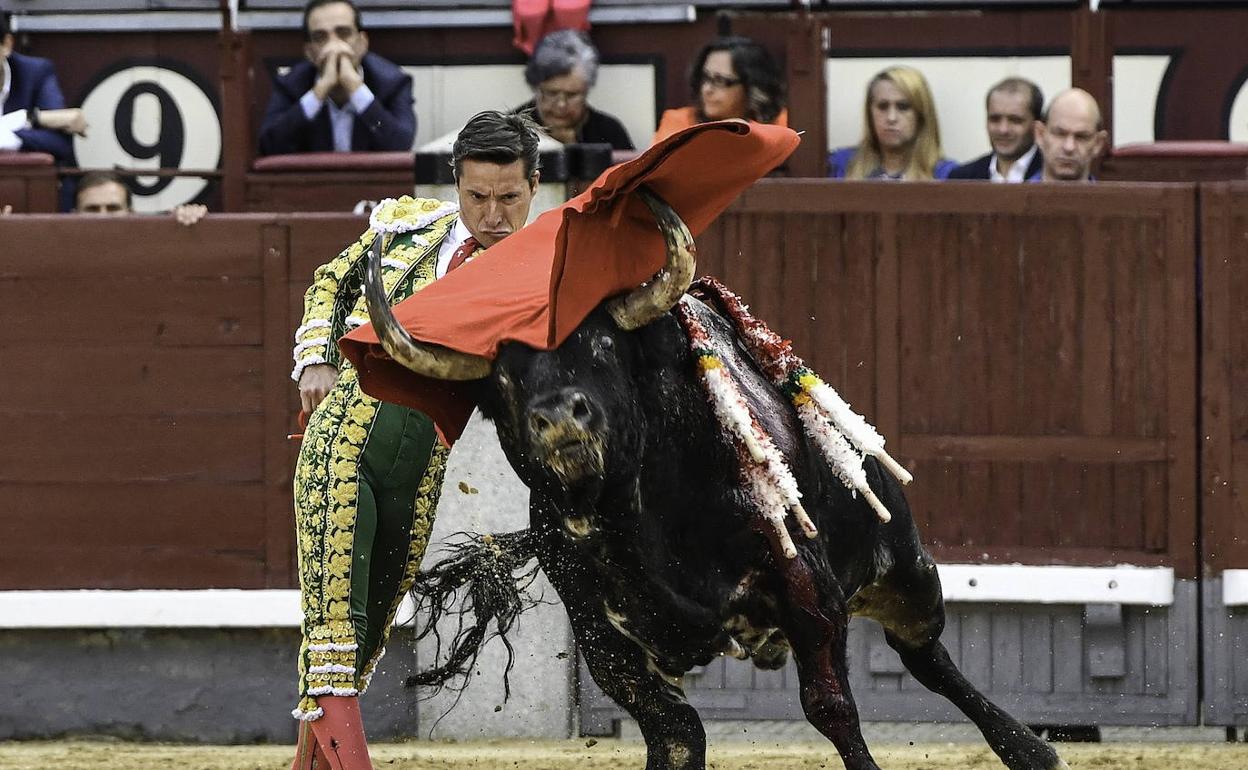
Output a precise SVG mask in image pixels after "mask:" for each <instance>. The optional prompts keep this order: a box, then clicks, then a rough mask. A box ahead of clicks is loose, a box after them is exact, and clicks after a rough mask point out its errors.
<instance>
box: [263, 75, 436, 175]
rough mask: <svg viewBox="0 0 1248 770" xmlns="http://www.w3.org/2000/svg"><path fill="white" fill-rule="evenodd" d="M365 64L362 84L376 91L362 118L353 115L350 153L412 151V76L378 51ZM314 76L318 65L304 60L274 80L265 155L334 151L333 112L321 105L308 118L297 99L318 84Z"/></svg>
mask: <svg viewBox="0 0 1248 770" xmlns="http://www.w3.org/2000/svg"><path fill="white" fill-rule="evenodd" d="M361 64H362V65H363V70H364V84H365V85H366V86H368V88H369V90H370V91H372V92H373V103H372V104H371V105H369V107H368V109H367V110H365V111H364V113H363V114H362V115H356V116H355V124H354V126H353V127H352V130H351V149H352V150H356V151H370V150H410V149H411V148H412V141H413V139H415V137H416V111H415V109H414V105H413V103H414V100H413V99H412V78H411V76H409V75H408V74H407V73H406V72H404V71H403V70H401V69H399V67H398V65H396V64H394V63H392V62H389V61H386V60H385V59H383V58H381V57H380V56H378V55H377V54H374V53H366V54H364V59H363V61H362V62H361ZM316 76H317V70H316V65H314V64H313V63H312V62H310V61H306V60H305V61H301V62H299V63H298V64H296V65H295V66H294V67H292V68H291V70H290V72H288V73H286V75H285V76H284V77H281V78H278V79H276V80H274V81H273V95H272V96H271V97H269V106H268V108H267V109H266V110H265V113H264V122H263V123H261V125H260V154H261V155H283V154H286V153H291V152H330V151H332V150H333V149H334V134H333V128H332V127H331V126H330V123H329V109H328V108H326V107H322V108H321V111H320V112H318V113H317V114H316V116H315V117H314V118H313V119H312V120H308V119H307V117H306V116H305V115H304V114H303V107H302V106H301V105H300V104H299V99H300V98H302V97H303V95H304V94H305V93H307V92H308V89H310V88H311V87H312V84H313V83H315V82H316Z"/></svg>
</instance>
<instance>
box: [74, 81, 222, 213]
mask: <svg viewBox="0 0 1248 770" xmlns="http://www.w3.org/2000/svg"><path fill="white" fill-rule="evenodd" d="M82 109H83V112H84V113H85V115H86V119H87V124H88V129H87V135H86V136H85V137H81V136H80V137H75V138H74V155H75V156H76V157H77V159H78V166H79V167H80V168H83V169H112V168H117V167H121V168H126V169H146V168H150V169H157V168H167V169H172V168H177V169H187V170H190V169H195V170H205V169H215V168H217V166H218V164H219V163H220V161H221V121H220V119H219V118H218V116H217V110H216V108H215V107H214V106H213V103H212V99H211V98H210V97H209V95H208V93H207V92H206V91H205V90H204V89H203V88H201V87H200V86H199V85H198V84H197V83H195V82H194V81H193V80H191V79H190V78H189V77H187V76H186V75H183V74H182V73H180V72H176V71H174V70H173V69H169V68H168V67H166V66H160V65H158V64H146V65H134V66H126V67H124V68H122V69H119V70H117V71H116V72H113V73H111V74H109V75H107V76H105V77H104V78H103V79H102V80H100V82H99V83H97V84H96V85H95V86H94V87H93V88H92V89H91V91H90V92H89V93H88V94H87V95H86V97H85V98H83V100H82ZM207 185H208V180H206V179H201V178H198V177H172V178H171V177H164V178H162V177H158V176H140V177H136V178H135V180H134V210H135V211H138V212H148V213H150V212H157V211H168V210H169V209H172V208H173V207H174V206H177V205H179V204H182V203H187V202H189V201H192V200H194V199H195V198H196V196H198V195H199V194H200V193H202V192H203V190H204V188H205V187H206V186H207Z"/></svg>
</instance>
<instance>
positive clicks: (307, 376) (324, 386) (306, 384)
mask: <svg viewBox="0 0 1248 770" xmlns="http://www.w3.org/2000/svg"><path fill="white" fill-rule="evenodd" d="M337 381H338V370H337V369H335V368H334V367H332V366H330V365H329V364H313V365H311V366H309V367H308V368H306V369H304V370H303V374H301V375H299V401H300V402H301V404H302V406H303V411H305V412H307V413H308V414H312V412H313V411H315V409H316V407H317V406H318V405H320V403H321V402H322V401H324V400H325V396H327V395H329V391H330V389H331V388H333V387H334V383H336V382H337Z"/></svg>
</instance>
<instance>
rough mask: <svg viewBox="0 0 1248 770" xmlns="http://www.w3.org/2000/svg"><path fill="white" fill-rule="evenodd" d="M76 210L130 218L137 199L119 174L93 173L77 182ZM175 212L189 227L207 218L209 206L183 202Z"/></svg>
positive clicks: (179, 220) (109, 172)
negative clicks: (205, 216)
mask: <svg viewBox="0 0 1248 770" xmlns="http://www.w3.org/2000/svg"><path fill="white" fill-rule="evenodd" d="M74 211H75V212H76V213H78V214H103V215H106V216H127V215H129V214H132V213H134V198H133V196H131V194H130V188H129V187H126V185H125V183H124V182H122V181H121V177H120V176H118V175H117V174H114V173H113V172H112V171H92V172H89V173H87V174H85V175H84V176H83V177H82V181H81V182H79V183H78V195H77V198H76V199H75V201H74ZM172 213H173V218H174V219H175V220H177V222H178V224H180V225H186V226H187V227H190V226H191V225H193V224H195V223H196V222H198V221H199V220H201V219H203V218H204V215H205V214H207V213H208V207H207V206H204V205H202V204H199V203H184V204H182V205H181V206H175V207H174V209H173V212H172Z"/></svg>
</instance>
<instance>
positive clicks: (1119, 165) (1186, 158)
mask: <svg viewBox="0 0 1248 770" xmlns="http://www.w3.org/2000/svg"><path fill="white" fill-rule="evenodd" d="M1097 176H1098V178H1099V179H1101V180H1103V181H1107V182H1225V181H1234V180H1244V179H1248V144H1239V143H1234V142H1150V143H1148V144H1128V145H1125V146H1123V147H1116V148H1114V151H1113V153H1112V154H1110V155H1109V156H1108V157H1106V158H1104V159H1103V160H1102V161H1101V166H1100V170H1099V172H1098V174H1097Z"/></svg>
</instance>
